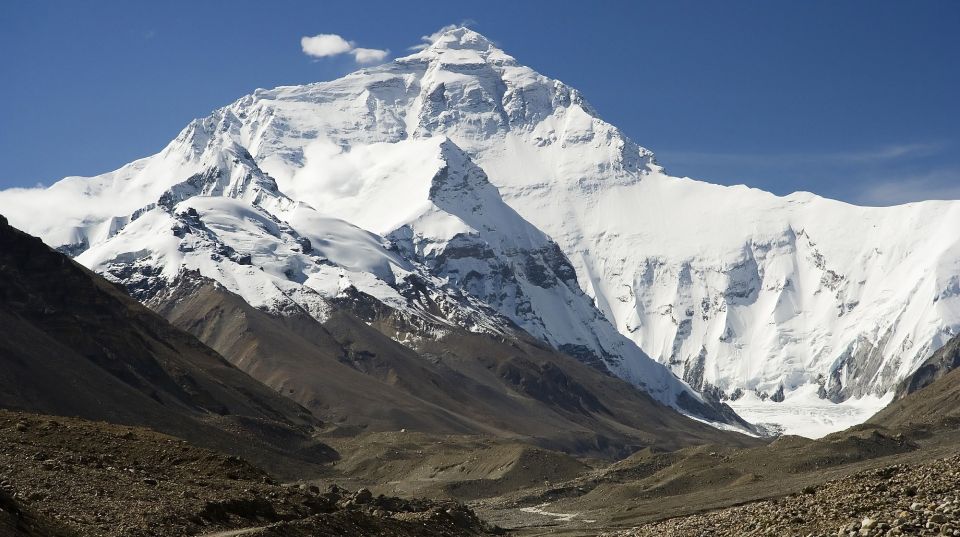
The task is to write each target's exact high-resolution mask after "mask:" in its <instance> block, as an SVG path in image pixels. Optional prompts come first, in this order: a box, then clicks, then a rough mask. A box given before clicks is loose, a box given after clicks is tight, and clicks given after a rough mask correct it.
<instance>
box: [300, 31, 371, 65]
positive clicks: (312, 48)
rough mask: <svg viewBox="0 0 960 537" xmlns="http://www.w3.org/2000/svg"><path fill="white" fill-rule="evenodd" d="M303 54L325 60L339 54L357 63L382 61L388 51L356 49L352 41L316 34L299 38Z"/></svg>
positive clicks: (337, 36)
mask: <svg viewBox="0 0 960 537" xmlns="http://www.w3.org/2000/svg"><path fill="white" fill-rule="evenodd" d="M300 48H301V49H302V50H303V53H304V54H306V55H307V56H310V57H313V58H327V57H330V56H339V55H341V54H351V55H353V59H354V60H356V62H357V63H372V62H379V61H383V60H384V59H385V58H386V57H387V56H388V55H389V54H390V51H389V50H385V49H376V48H363V47H358V46H356V44H355V43H354V42H353V41H347V40H346V39H344V38H343V37H341V36H339V35H337V34H317V35H313V36H303V37H301V38H300Z"/></svg>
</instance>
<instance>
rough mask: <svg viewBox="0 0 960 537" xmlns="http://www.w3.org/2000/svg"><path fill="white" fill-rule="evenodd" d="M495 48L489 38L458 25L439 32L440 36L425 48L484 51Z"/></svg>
mask: <svg viewBox="0 0 960 537" xmlns="http://www.w3.org/2000/svg"><path fill="white" fill-rule="evenodd" d="M496 48H497V47H495V46H494V45H493V43H492V42H491V41H490V40H489V39H487V38H486V37H484V36H482V35H480V34H479V33H478V32H475V31H474V30H471V29H470V28H467V27H466V26H458V27H454V28H450V29H448V30H446V31H443V32H442V33H440V36H439V37H438V38H437V39H436V40H435V41H434V42H433V43H431V44H430V46H428V47H427V50H435V51H440V50H450V49H470V50H477V51H486V50H490V49H496Z"/></svg>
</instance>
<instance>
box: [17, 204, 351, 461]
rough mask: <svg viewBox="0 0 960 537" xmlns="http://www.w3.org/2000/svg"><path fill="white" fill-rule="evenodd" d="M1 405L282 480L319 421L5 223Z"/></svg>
mask: <svg viewBox="0 0 960 537" xmlns="http://www.w3.org/2000/svg"><path fill="white" fill-rule="evenodd" d="M0 327H2V337H0V407H4V408H10V409H19V410H28V411H36V412H42V413H47V414H57V415H68V416H80V417H83V418H87V419H92V420H104V421H110V422H114V423H122V424H130V425H141V426H147V427H150V428H153V429H156V430H158V431H161V432H165V433H169V434H173V435H176V436H178V437H181V438H185V439H188V440H191V441H194V442H196V443H198V444H200V445H203V446H207V447H212V448H216V449H221V450H224V451H227V452H229V453H234V454H242V455H245V456H248V457H250V458H252V459H255V460H258V461H260V462H262V463H264V464H267V465H268V466H270V467H271V468H272V469H274V470H281V469H282V468H284V467H286V466H288V465H289V463H290V461H291V460H297V461H299V463H298V464H306V463H320V462H324V461H329V460H331V459H333V458H334V457H335V453H334V452H333V451H332V450H331V449H329V448H328V447H326V446H325V445H322V444H319V443H317V442H315V441H314V440H313V439H312V431H313V429H314V428H315V427H316V426H318V425H319V424H320V422H319V421H318V420H317V419H316V418H315V417H314V416H313V415H312V414H311V413H310V412H309V411H308V410H307V409H305V408H303V407H301V406H299V405H297V404H296V403H294V402H292V401H290V400H288V399H286V398H284V397H281V396H279V395H278V394H277V393H276V392H274V391H273V390H271V389H270V388H267V387H266V386H264V385H263V384H261V383H260V382H258V381H256V380H254V379H253V378H251V377H249V376H248V375H247V374H246V373H243V372H242V371H240V370H239V369H237V368H235V367H234V366H232V365H231V364H230V363H229V362H227V361H226V360H225V359H223V357H221V356H220V355H219V354H217V353H216V352H214V351H213V350H211V349H210V348H209V347H207V346H206V345H204V344H203V343H201V342H200V341H198V340H197V339H196V338H195V337H193V336H191V335H190V334H187V333H186V332H183V331H181V330H179V329H177V328H175V327H173V326H172V325H170V323H168V322H167V321H166V320H164V319H163V318H162V317H160V316H158V315H157V314H155V313H153V312H152V311H150V310H149V309H147V308H146V307H144V306H142V305H141V304H139V303H138V302H136V301H135V300H133V299H132V298H130V297H129V296H127V295H126V294H125V293H124V292H123V291H122V290H121V289H118V288H117V287H115V286H114V285H113V284H110V283H109V282H107V281H106V280H104V279H103V278H101V277H100V276H98V275H96V274H94V273H92V272H90V271H89V270H87V269H85V268H83V267H82V266H80V265H78V264H77V263H75V262H73V261H71V260H70V259H69V258H67V257H66V256H64V255H62V254H60V253H57V252H55V251H53V250H51V249H50V248H48V247H47V246H45V245H44V244H43V243H42V242H41V241H40V240H39V239H37V238H34V237H31V236H29V235H27V234H25V233H22V232H20V231H18V230H16V229H14V228H12V227H11V226H9V225H8V224H7V221H6V220H5V219H3V218H2V217H0Z"/></svg>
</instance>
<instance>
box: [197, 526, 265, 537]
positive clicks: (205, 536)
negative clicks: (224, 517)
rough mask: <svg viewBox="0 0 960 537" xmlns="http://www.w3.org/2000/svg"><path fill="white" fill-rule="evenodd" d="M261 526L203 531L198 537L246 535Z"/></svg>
mask: <svg viewBox="0 0 960 537" xmlns="http://www.w3.org/2000/svg"><path fill="white" fill-rule="evenodd" d="M259 529H263V528H262V527H256V528H241V529H239V530H229V531H218V532H216V533H204V534H203V535H201V536H200V537H236V536H237V535H247V534H248V533H253V532H255V531H257V530H259Z"/></svg>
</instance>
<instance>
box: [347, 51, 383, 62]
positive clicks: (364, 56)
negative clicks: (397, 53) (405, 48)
mask: <svg viewBox="0 0 960 537" xmlns="http://www.w3.org/2000/svg"><path fill="white" fill-rule="evenodd" d="M350 54H353V58H354V59H355V60H357V63H372V62H381V61H383V59H384V58H386V57H387V54H390V51H389V50H380V49H377V48H361V47H357V48H355V49H353V50H351V51H350Z"/></svg>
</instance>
